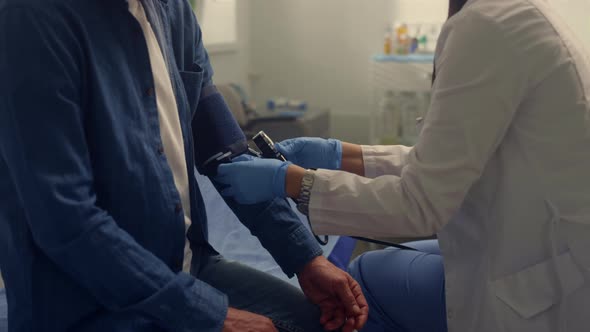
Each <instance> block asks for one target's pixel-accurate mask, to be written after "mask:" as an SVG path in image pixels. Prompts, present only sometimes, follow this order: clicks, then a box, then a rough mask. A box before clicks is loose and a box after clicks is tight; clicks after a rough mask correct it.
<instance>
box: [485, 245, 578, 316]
mask: <svg viewBox="0 0 590 332" xmlns="http://www.w3.org/2000/svg"><path fill="white" fill-rule="evenodd" d="M556 269H558V270H559V271H560V276H561V279H562V280H561V282H562V286H561V287H560V285H559V283H560V281H559V278H558V276H557V274H556ZM584 282H585V281H584V274H583V273H582V270H581V269H580V267H579V266H578V265H577V264H576V263H575V261H574V258H573V256H572V254H571V252H570V251H567V252H566V253H564V254H562V255H560V256H558V257H557V258H556V259H555V261H554V260H553V259H547V260H545V261H543V262H541V263H539V264H536V265H533V266H530V267H527V268H525V269H523V270H521V271H519V272H516V273H514V274H511V275H509V276H506V277H504V278H501V279H498V280H496V281H494V282H493V288H494V292H495V295H496V297H498V298H499V299H500V300H501V301H502V302H503V303H505V304H506V305H507V306H509V307H510V308H512V309H513V310H514V311H516V312H517V313H518V314H519V315H520V316H521V317H523V318H525V319H529V318H532V317H534V316H536V315H538V314H540V313H542V312H544V311H546V310H548V309H550V308H551V307H552V306H553V305H555V304H558V303H559V302H560V301H561V297H562V294H561V289H563V292H564V293H565V295H566V296H567V295H570V294H572V293H574V292H575V291H576V290H578V289H579V288H581V287H582V286H583V285H584Z"/></svg>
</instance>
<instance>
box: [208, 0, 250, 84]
mask: <svg viewBox="0 0 590 332" xmlns="http://www.w3.org/2000/svg"><path fill="white" fill-rule="evenodd" d="M249 8H250V2H249V0H238V1H237V2H236V18H237V23H236V25H237V31H236V32H237V37H236V38H237V41H236V42H235V43H231V44H222V45H219V44H215V43H213V44H212V43H211V42H210V41H208V40H207V36H206V35H203V39H204V42H205V46H206V48H207V50H208V52H209V57H210V60H211V64H212V66H213V69H214V71H215V75H214V77H213V79H214V81H215V83H216V84H223V83H229V82H237V83H239V84H241V85H243V86H244V87H246V88H248V68H249V65H250V64H249V58H250V52H249V39H250V33H249V30H250V24H249V22H250V12H249ZM198 16H200V14H199V15H198ZM230 16H231V15H230ZM217 39H218V38H217ZM217 39H215V40H217ZM215 40H214V41H215Z"/></svg>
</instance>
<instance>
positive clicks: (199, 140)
mask: <svg viewBox="0 0 590 332" xmlns="http://www.w3.org/2000/svg"><path fill="white" fill-rule="evenodd" d="M192 129H193V141H194V151H195V164H196V166H197V169H198V171H199V173H201V174H204V175H208V176H212V175H215V174H216V172H217V167H218V166H219V165H220V164H222V163H226V162H230V160H231V158H233V157H235V156H238V155H241V154H244V153H246V152H248V141H247V139H246V136H245V135H244V132H243V131H242V129H241V128H240V126H239V125H238V123H237V121H236V120H235V118H234V116H233V114H232V113H231V111H230V109H229V107H228V106H227V104H226V103H225V100H224V99H223V96H222V95H221V94H220V93H219V91H217V88H215V86H209V87H206V88H204V89H203V91H202V93H201V98H200V100H199V104H198V106H197V110H196V113H195V115H194V116H193V119H192Z"/></svg>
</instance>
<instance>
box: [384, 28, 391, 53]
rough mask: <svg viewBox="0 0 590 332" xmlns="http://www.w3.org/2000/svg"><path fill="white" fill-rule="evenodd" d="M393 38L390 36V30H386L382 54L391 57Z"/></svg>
mask: <svg viewBox="0 0 590 332" xmlns="http://www.w3.org/2000/svg"><path fill="white" fill-rule="evenodd" d="M392 38H393V36H392V34H391V29H390V28H387V30H386V31H385V38H384V40H383V54H385V55H391V54H392V53H393V39H392Z"/></svg>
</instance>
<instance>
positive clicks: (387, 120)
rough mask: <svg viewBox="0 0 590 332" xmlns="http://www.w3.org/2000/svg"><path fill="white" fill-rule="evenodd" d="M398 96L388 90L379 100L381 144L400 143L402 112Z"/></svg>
mask: <svg viewBox="0 0 590 332" xmlns="http://www.w3.org/2000/svg"><path fill="white" fill-rule="evenodd" d="M397 97H398V96H397V95H396V93H395V92H394V91H391V90H387V91H385V94H384V95H383V98H382V99H381V101H380V102H379V115H380V116H379V119H378V121H379V138H380V140H381V142H380V144H386V145H394V144H398V143H399V126H400V112H399V102H398V98H397Z"/></svg>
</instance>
